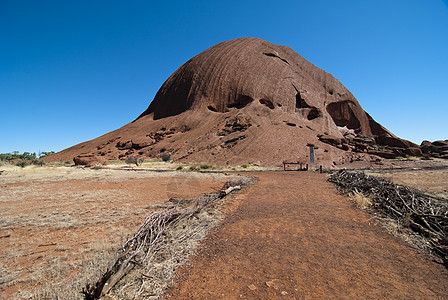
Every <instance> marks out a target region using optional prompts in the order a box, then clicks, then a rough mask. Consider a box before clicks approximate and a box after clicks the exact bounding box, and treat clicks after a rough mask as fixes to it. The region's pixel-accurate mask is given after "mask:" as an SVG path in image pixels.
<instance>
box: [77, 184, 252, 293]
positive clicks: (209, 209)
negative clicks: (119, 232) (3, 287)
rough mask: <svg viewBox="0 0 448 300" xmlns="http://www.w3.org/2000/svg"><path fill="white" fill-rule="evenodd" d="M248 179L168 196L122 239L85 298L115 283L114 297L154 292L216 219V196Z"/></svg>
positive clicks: (110, 287) (109, 288) (156, 291)
mask: <svg viewBox="0 0 448 300" xmlns="http://www.w3.org/2000/svg"><path fill="white" fill-rule="evenodd" d="M250 180H251V179H249V178H241V179H239V180H234V181H229V182H227V183H226V184H225V185H224V187H223V188H222V189H221V190H220V191H219V192H216V193H210V194H205V195H203V196H201V197H199V198H197V199H193V200H186V199H182V200H177V199H170V201H169V202H170V206H169V207H167V208H166V209H165V210H162V211H158V212H155V213H153V214H151V215H150V216H149V217H148V218H147V219H146V220H145V222H144V223H143V224H142V225H141V226H140V227H139V228H138V230H137V231H136V232H135V233H134V235H133V236H132V237H130V238H129V239H128V240H127V241H126V242H125V243H124V244H123V246H122V247H121V249H120V251H119V255H118V256H117V257H116V258H115V260H114V261H113V263H112V264H111V266H110V267H109V268H108V269H107V271H106V272H105V273H104V275H103V276H102V277H101V278H100V279H99V280H98V281H97V282H96V283H95V284H94V285H92V284H88V285H87V286H86V288H85V289H83V291H82V293H83V294H84V296H85V299H98V298H100V297H101V296H103V295H106V294H108V293H109V292H110V291H111V289H112V288H113V287H118V286H120V285H121V286H120V287H119V288H120V290H121V292H118V293H115V294H119V296H120V298H145V299H147V298H152V297H157V296H159V295H160V294H161V293H162V292H163V290H164V287H166V285H167V284H168V280H169V279H171V277H173V274H174V269H175V268H176V267H178V266H179V265H180V264H181V263H182V261H183V260H184V259H185V257H186V256H187V255H188V253H189V252H191V251H190V250H191V248H194V244H195V243H197V242H198V241H199V240H200V239H202V238H203V237H204V236H205V233H206V231H207V230H208V229H210V228H211V227H213V226H214V225H216V217H217V216H216V206H217V205H218V204H219V202H220V201H219V200H221V199H223V198H224V197H225V196H226V195H228V194H229V193H231V192H232V191H234V190H238V189H241V188H242V187H243V186H246V185H248V184H249V183H250ZM191 244H193V245H191ZM192 246H193V247H192ZM128 273H133V274H132V276H130V277H131V278H130V279H129V280H127V281H128V283H122V282H120V284H118V283H119V281H120V279H122V278H123V276H125V275H127V274H128ZM129 275H131V274H129ZM120 293H121V294H120Z"/></svg>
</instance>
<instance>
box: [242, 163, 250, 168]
mask: <svg viewBox="0 0 448 300" xmlns="http://www.w3.org/2000/svg"><path fill="white" fill-rule="evenodd" d="M249 167H250V165H249V164H244V165H241V168H244V169H247V168H249Z"/></svg>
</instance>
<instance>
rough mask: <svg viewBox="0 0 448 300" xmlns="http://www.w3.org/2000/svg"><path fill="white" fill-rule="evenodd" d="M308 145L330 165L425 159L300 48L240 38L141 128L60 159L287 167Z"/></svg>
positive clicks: (153, 107)
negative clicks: (167, 158) (164, 156)
mask: <svg viewBox="0 0 448 300" xmlns="http://www.w3.org/2000/svg"><path fill="white" fill-rule="evenodd" d="M307 145H314V146H315V147H316V148H317V149H316V155H317V158H318V160H319V161H320V162H321V163H323V164H334V163H336V164H337V163H341V162H344V161H348V160H353V159H361V160H371V159H372V158H373V157H372V156H382V157H386V158H389V157H395V156H398V155H404V154H406V153H407V152H409V153H411V152H412V153H413V154H418V153H419V147H418V146H417V145H415V144H412V143H410V142H408V141H404V140H401V139H399V138H397V137H395V136H394V135H393V134H391V133H390V132H389V131H387V130H386V129H385V128H384V127H383V126H381V125H380V124H378V123H377V122H375V121H374V120H373V118H372V117H370V116H369V115H368V114H367V113H366V112H364V110H363V109H362V107H361V106H360V104H359V103H358V101H357V100H356V98H355V97H354V96H353V95H352V93H350V91H348V90H347V89H346V88H345V87H344V86H343V85H342V84H341V83H340V82H339V81H338V80H337V79H336V78H334V77H333V76H332V75H331V74H329V73H327V72H325V71H323V70H321V69H319V68H318V67H316V66H314V65H313V64H311V63H310V62H308V61H307V60H305V59H304V58H303V57H302V56H300V55H299V54H297V53H296V52H294V51H293V50H292V49H291V48H289V47H286V46H280V45H275V44H271V43H269V42H267V41H265V40H262V39H258V38H239V39H235V40H229V41H225V42H222V43H219V44H217V45H215V46H213V47H211V48H209V49H207V50H205V51H204V52H202V53H200V54H198V55H196V56H195V57H193V58H191V59H190V60H188V61H187V62H186V63H184V64H183V65H182V66H181V67H180V68H179V69H178V70H177V71H175V72H174V73H173V74H172V75H171V76H170V77H169V78H168V79H167V80H166V81H165V83H164V84H163V85H162V87H161V88H160V89H159V91H158V92H157V94H156V96H155V98H154V100H153V101H152V102H151V104H150V105H149V107H148V108H147V109H146V110H145V111H144V112H143V113H142V114H141V115H140V116H139V117H138V118H137V119H136V120H135V121H133V122H131V123H129V124H128V125H125V126H123V127H122V128H120V129H118V130H115V131H113V132H111V133H109V134H106V135H104V136H102V137H100V138H98V139H95V140H92V141H89V142H86V143H82V144H80V145H76V146H74V147H72V148H69V149H66V150H64V151H62V152H60V153H58V154H57V155H55V156H54V157H55V158H61V157H63V156H64V157H67V158H69V157H70V156H76V155H79V154H86V153H90V154H94V155H96V156H98V155H99V156H103V157H105V158H107V159H117V158H125V157H127V156H130V155H133V156H139V157H157V156H160V155H161V153H167V152H169V153H171V154H172V158H173V159H175V160H179V161H207V162H215V163H219V164H239V163H247V162H252V163H256V164H264V165H279V164H281V162H282V161H284V160H303V161H306V160H307V159H308V157H307V155H308V148H307ZM411 148H412V149H411ZM409 149H411V150H409ZM420 153H421V152H420Z"/></svg>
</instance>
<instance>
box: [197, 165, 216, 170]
mask: <svg viewBox="0 0 448 300" xmlns="http://www.w3.org/2000/svg"><path fill="white" fill-rule="evenodd" d="M212 167H213V166H211V165H207V164H202V165H200V166H199V168H201V169H202V170H207V169H211V168H212Z"/></svg>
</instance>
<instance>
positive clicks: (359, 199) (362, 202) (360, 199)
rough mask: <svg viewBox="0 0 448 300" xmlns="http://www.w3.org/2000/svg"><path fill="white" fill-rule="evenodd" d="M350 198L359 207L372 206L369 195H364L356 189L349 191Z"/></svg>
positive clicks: (366, 207)
mask: <svg viewBox="0 0 448 300" xmlns="http://www.w3.org/2000/svg"><path fill="white" fill-rule="evenodd" d="M350 199H351V200H352V201H353V202H354V203H355V204H356V206H358V207H359V208H361V209H368V208H369V207H371V206H372V201H371V200H370V199H369V197H367V196H365V195H364V194H363V193H361V192H358V191H357V190H355V191H353V192H352V193H350Z"/></svg>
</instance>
